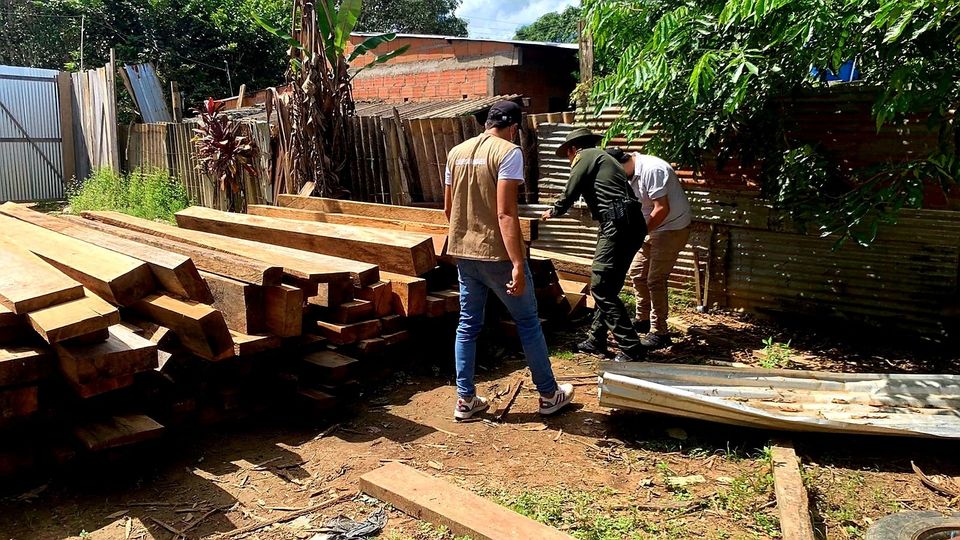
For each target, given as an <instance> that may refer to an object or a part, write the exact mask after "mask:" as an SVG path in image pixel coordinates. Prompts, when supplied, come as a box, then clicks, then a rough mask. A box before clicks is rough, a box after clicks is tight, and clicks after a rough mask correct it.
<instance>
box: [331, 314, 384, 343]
mask: <svg viewBox="0 0 960 540" xmlns="http://www.w3.org/2000/svg"><path fill="white" fill-rule="evenodd" d="M317 329H318V330H319V331H320V335H322V336H323V337H325V338H327V339H329V340H330V342H331V343H333V344H335V345H350V344H353V343H356V342H358V341H362V340H364V339H371V338H375V337H377V336H379V335H380V321H379V320H373V321H363V322H358V323H353V324H337V323H331V322H326V321H317Z"/></svg>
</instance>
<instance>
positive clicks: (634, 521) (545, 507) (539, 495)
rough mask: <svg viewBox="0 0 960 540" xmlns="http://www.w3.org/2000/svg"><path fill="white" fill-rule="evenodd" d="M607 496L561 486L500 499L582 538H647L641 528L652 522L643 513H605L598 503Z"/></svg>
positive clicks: (532, 516)
mask: <svg viewBox="0 0 960 540" xmlns="http://www.w3.org/2000/svg"><path fill="white" fill-rule="evenodd" d="M603 495H604V494H603V493H599V494H597V493H590V492H585V491H570V490H563V489H558V490H550V491H536V492H532V491H531V492H524V493H521V494H519V495H513V496H505V497H501V498H500V501H499V502H500V503H501V504H504V505H505V506H508V507H509V508H511V509H512V510H514V511H515V512H518V513H520V514H523V515H525V516H527V517H529V518H532V519H535V520H537V521H539V522H541V523H545V524H547V525H550V526H552V527H555V528H561V529H563V530H568V531H569V532H570V534H572V535H573V537H574V538H577V539H579V540H621V539H631V540H632V539H637V540H639V539H641V538H646V536H645V535H643V534H642V533H641V531H642V530H649V528H650V525H649V524H648V523H646V522H644V521H643V519H642V518H641V517H640V514H639V512H628V513H619V512H618V513H616V514H612V513H608V512H605V511H604V510H603V509H602V508H600V507H599V504H598V503H599V501H601V500H603V498H604V497H603Z"/></svg>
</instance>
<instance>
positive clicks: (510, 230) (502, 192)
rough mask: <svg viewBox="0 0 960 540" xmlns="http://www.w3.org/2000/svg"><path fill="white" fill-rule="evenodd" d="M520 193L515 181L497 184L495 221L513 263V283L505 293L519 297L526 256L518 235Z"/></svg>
mask: <svg viewBox="0 0 960 540" xmlns="http://www.w3.org/2000/svg"><path fill="white" fill-rule="evenodd" d="M519 191H520V182H518V181H515V180H500V181H499V182H497V219H498V223H499V226H500V234H501V235H502V236H503V245H504V246H505V247H506V248H507V255H509V256H510V262H511V263H513V281H511V282H510V283H507V293H508V294H510V295H511V296H520V295H522V294H523V289H524V288H525V287H526V277H525V274H524V261H525V260H526V254H525V253H524V249H523V236H522V235H521V234H520V209H519V206H518V204H517V195H518V193H519Z"/></svg>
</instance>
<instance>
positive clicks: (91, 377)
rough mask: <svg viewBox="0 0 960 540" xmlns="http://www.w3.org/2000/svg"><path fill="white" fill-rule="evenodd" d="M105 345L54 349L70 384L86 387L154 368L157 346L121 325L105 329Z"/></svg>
mask: <svg viewBox="0 0 960 540" xmlns="http://www.w3.org/2000/svg"><path fill="white" fill-rule="evenodd" d="M108 331H109V334H108V336H107V339H106V340H105V341H102V342H100V343H90V344H72V343H67V344H58V345H56V351H57V362H58V364H59V366H60V372H61V373H62V374H63V375H64V376H65V377H66V378H67V379H69V380H70V381H72V382H73V383H75V384H79V385H87V384H91V383H94V382H96V381H98V380H101V379H114V378H117V377H121V376H124V375H132V374H134V373H140V372H142V371H149V370H151V369H154V368H156V367H157V346H156V344H154V343H153V342H152V341H150V340H148V339H146V338H143V337H141V336H138V335H137V334H136V333H134V332H132V331H131V330H129V329H128V328H127V327H125V326H123V325H119V324H117V325H113V326H111V327H110V328H108Z"/></svg>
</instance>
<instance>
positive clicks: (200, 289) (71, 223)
mask: <svg viewBox="0 0 960 540" xmlns="http://www.w3.org/2000/svg"><path fill="white" fill-rule="evenodd" d="M0 213H3V214H5V215H7V216H10V217H14V218H17V219H19V220H21V221H25V222H27V223H31V224H33V225H36V226H38V227H43V228H44V229H47V230H50V231H54V232H58V233H60V234H63V235H65V236H69V237H71V238H75V239H77V240H83V241H84V242H88V243H90V244H93V245H96V246H99V247H102V248H105V249H109V250H111V251H115V252H117V253H121V254H124V255H127V256H130V257H133V258H134V259H139V260H141V261H143V262H145V263H146V264H147V265H148V266H149V267H150V270H151V271H152V272H153V277H154V278H155V279H156V281H157V284H158V285H159V286H160V287H162V288H164V289H165V290H167V291H169V292H170V293H172V294H175V295H177V296H182V297H184V298H189V299H190V300H195V301H197V302H205V303H209V302H210V301H211V298H210V291H209V290H208V289H207V288H206V285H205V284H204V283H203V280H202V279H200V274H199V273H198V272H197V268H196V266H194V264H193V261H192V260H191V259H190V257H187V256H185V255H181V254H179V253H173V252H171V251H167V250H164V249H159V248H156V247H154V246H150V245H146V244H143V243H141V242H135V241H133V240H128V239H126V238H121V237H119V236H117V235H115V234H110V233H105V232H103V231H98V230H95V229H93V228H91V227H89V226H85V225H86V224H87V223H90V221H89V220H85V219H82V218H80V217H78V216H64V217H56V216H51V215H48V214H44V213H42V212H37V211H35V210H31V209H29V208H27V207H26V206H23V205H20V204H15V203H5V204H3V205H0Z"/></svg>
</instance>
